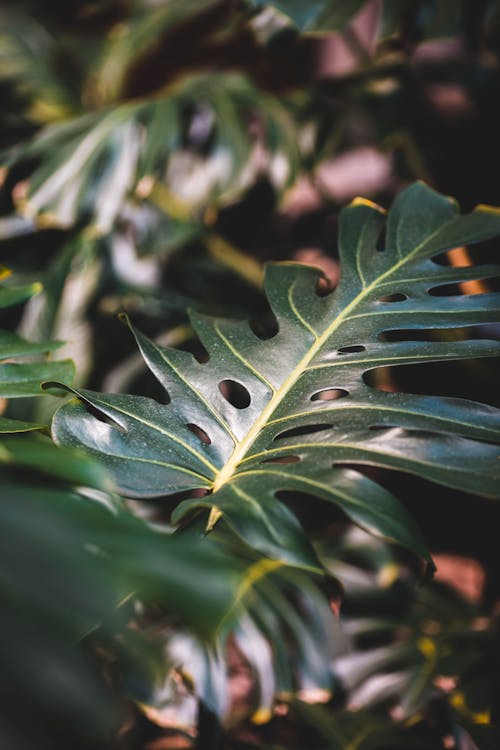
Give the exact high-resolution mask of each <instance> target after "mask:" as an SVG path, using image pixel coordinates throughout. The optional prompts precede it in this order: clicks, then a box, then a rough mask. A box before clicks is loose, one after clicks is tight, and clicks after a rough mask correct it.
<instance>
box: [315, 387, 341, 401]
mask: <svg viewBox="0 0 500 750" xmlns="http://www.w3.org/2000/svg"><path fill="white" fill-rule="evenodd" d="M348 395H349V391H346V390H345V389H344V388H324V389H323V390H322V391H316V393H313V395H312V396H311V401H335V400H336V399H338V398H345V396H348Z"/></svg>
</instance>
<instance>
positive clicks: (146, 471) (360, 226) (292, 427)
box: [53, 183, 500, 568]
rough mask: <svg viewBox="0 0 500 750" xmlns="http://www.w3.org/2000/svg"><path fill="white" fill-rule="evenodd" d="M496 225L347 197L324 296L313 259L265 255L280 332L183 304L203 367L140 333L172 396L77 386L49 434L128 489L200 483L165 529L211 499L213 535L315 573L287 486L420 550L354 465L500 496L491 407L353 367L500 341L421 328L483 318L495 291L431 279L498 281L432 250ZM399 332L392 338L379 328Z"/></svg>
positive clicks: (404, 521)
mask: <svg viewBox="0 0 500 750" xmlns="http://www.w3.org/2000/svg"><path fill="white" fill-rule="evenodd" d="M384 228H385V230H386V234H385V239H384V235H383V231H384ZM496 234H500V215H499V213H498V212H497V211H496V210H494V209H491V208H487V207H478V208H477V209H476V210H475V211H473V212H472V213H470V214H468V215H460V214H459V212H458V210H457V206H456V204H455V203H454V202H453V201H452V200H450V199H449V198H445V197H443V196H440V195H438V194H437V193H435V192H434V191H432V190H431V189H429V188H428V187H426V186H425V185H423V184H421V183H417V184H415V185H413V186H411V187H409V188H408V189H406V190H405V191H403V192H402V193H401V194H400V195H399V197H398V198H397V200H396V201H395V203H394V205H393V207H392V209H391V211H390V212H389V215H388V217H387V220H386V216H385V213H384V211H383V210H382V209H380V208H379V207H377V206H375V205H373V204H372V203H369V202H367V201H365V200H360V199H358V200H355V201H354V202H353V203H352V204H351V205H350V206H349V207H348V208H346V209H345V210H344V211H343V213H342V215H341V225H340V238H339V243H340V256H341V282H340V285H339V287H338V288H337V290H336V291H335V292H334V293H332V294H330V295H327V296H321V295H320V294H318V293H317V291H316V286H317V282H318V275H319V274H318V271H316V270H314V269H312V268H309V267H305V266H302V265H299V264H295V263H283V264H276V265H270V266H269V267H268V269H267V273H266V281H265V284H266V291H267V295H268V298H269V302H270V304H271V307H272V309H273V311H274V314H275V316H276V319H277V323H278V332H277V334H276V335H275V336H274V337H272V338H271V339H268V340H262V339H260V338H258V337H257V336H256V335H255V334H254V333H253V332H252V330H251V329H250V327H249V326H248V325H247V324H246V323H244V322H235V321H228V320H218V319H211V318H207V317H203V316H201V315H198V314H193V315H192V324H193V326H194V328H195V330H196V332H197V333H198V335H199V337H200V339H201V342H202V343H203V345H204V347H205V348H206V350H207V352H208V354H209V359H208V362H206V363H200V362H198V361H196V359H195V358H194V357H193V356H192V355H191V354H189V353H187V352H183V351H176V350H173V349H168V348H161V347H159V346H156V345H155V344H154V343H152V342H151V341H150V340H149V339H147V338H146V337H145V336H143V335H142V334H140V333H138V332H137V331H135V335H136V338H137V342H138V345H139V348H140V350H141V352H142V354H143V357H144V359H145V361H146V362H147V364H148V366H149V367H150V369H151V370H152V372H153V373H154V374H155V375H156V377H157V378H158V380H159V381H160V382H161V383H162V385H164V387H165V389H166V390H167V391H168V395H169V399H170V401H169V403H168V404H160V403H158V402H156V401H154V400H152V399H150V398H142V397H138V396H128V395H100V394H98V393H94V392H91V391H88V390H78V391H75V393H76V394H77V396H78V398H77V399H73V400H72V401H70V402H69V403H66V404H65V405H63V406H62V407H61V408H60V409H59V411H58V412H57V413H56V416H55V419H54V423H53V433H54V436H55V439H56V441H58V442H60V443H63V444H67V445H74V446H80V447H82V448H84V449H85V450H87V451H88V452H90V453H91V454H93V455H95V456H99V457H101V458H102V460H104V461H105V462H106V464H107V465H108V467H109V468H110V469H111V471H112V473H113V475H114V478H115V480H116V483H117V485H118V487H119V488H120V490H121V491H122V492H123V493H124V494H126V495H131V496H136V497H154V496H161V495H167V494H171V493H176V492H180V491H186V490H198V492H197V497H196V498H191V499H187V500H184V501H183V502H181V503H180V505H179V506H178V507H177V509H176V512H175V514H174V519H175V520H176V521H179V520H180V519H182V518H183V517H184V516H185V515H186V514H187V513H189V512H191V511H194V510H196V509H199V508H202V507H210V508H211V509H212V512H211V514H210V519H209V527H210V526H212V525H213V524H214V523H215V522H216V521H217V519H218V518H219V517H220V515H221V514H223V515H224V516H225V517H226V519H227V521H228V522H229V523H230V525H231V526H232V527H233V528H234V529H235V530H236V531H237V532H238V533H239V534H240V535H242V536H243V537H244V538H245V539H246V540H247V542H248V543H249V544H250V545H253V546H254V547H255V548H257V549H259V550H260V551H261V552H263V553H264V554H266V555H268V556H270V557H274V558H277V559H280V560H283V561H285V562H288V563H291V564H295V565H299V566H303V567H306V568H307V567H315V566H316V558H315V556H314V554H313V553H312V551H311V549H310V546H309V544H308V542H307V539H306V537H305V535H304V534H303V532H302V529H301V527H300V524H299V523H298V521H297V519H296V517H295V516H294V515H293V514H292V513H291V511H290V510H289V509H288V508H287V507H286V505H285V504H284V503H283V502H281V500H280V499H279V493H280V492H281V491H283V490H289V491H293V492H299V493H306V495H313V496H316V497H318V498H322V499H323V500H326V501H328V502H331V503H334V504H336V505H338V506H340V508H341V509H342V510H343V511H344V512H345V513H346V514H347V515H348V516H350V518H351V519H352V520H353V521H355V522H356V523H357V524H359V525H360V526H362V527H364V528H365V529H367V530H369V531H371V532H374V533H376V534H378V535H382V536H384V537H386V538H388V539H390V540H393V541H396V542H398V543H400V544H402V545H404V546H406V547H407V548H409V549H411V550H413V551H414V552H416V553H417V554H419V555H421V556H423V557H427V553H426V550H425V547H424V544H423V542H422V539H421V537H420V535H419V532H418V530H417V529H416V528H415V526H414V525H413V524H412V522H411V519H410V517H409V516H408V514H407V513H406V512H405V511H404V509H403V508H402V506H401V505H400V504H399V503H398V502H397V500H396V499H395V498H394V497H393V496H392V495H391V494H390V493H389V492H388V491H387V490H386V489H384V488H383V487H381V486H379V484H377V483H376V482H375V481H374V480H373V479H371V478H368V477H367V476H365V475H364V474H363V471H362V468H363V467H366V466H368V467H372V466H376V467H383V468H385V469H395V470H398V471H404V472H409V473H412V474H415V475H417V476H420V477H424V478H426V479H428V480H432V481H434V482H438V483H441V484H444V485H447V486H449V487H458V488H459V489H461V490H466V491H471V492H479V493H481V494H484V495H487V496H492V497H493V496H498V495H500V481H499V480H500V473H499V472H500V465H499V461H498V447H497V445H496V444H495V443H497V442H498V439H499V434H500V433H499V422H498V411H497V410H495V409H493V408H491V407H489V406H487V405H485V404H479V403H474V402H472V401H466V400H460V399H452V398H444V397H430V396H417V395H414V394H409V393H391V392H385V391H382V390H379V389H377V388H375V387H373V386H371V385H368V384H367V382H366V379H365V376H366V374H367V373H368V372H370V371H371V370H373V369H374V368H377V367H382V366H390V365H411V364H415V363H425V362H438V361H441V360H460V359H465V358H473V357H481V356H492V355H498V354H500V344H499V343H497V342H492V341H485V340H479V339H473V338H467V339H464V340H458V341H455V340H454V341H450V340H438V339H436V338H435V337H434V334H433V336H428V337H427V339H426V338H424V337H423V336H422V334H421V332H422V331H428V330H429V329H430V330H431V331H433V332H437V331H439V329H449V328H456V327H464V326H471V325H473V324H478V323H486V322H488V321H492V320H494V319H495V316H496V315H497V313H498V311H499V309H500V296H499V295H498V294H494V293H492V294H489V293H488V294H479V295H469V296H466V295H463V294H460V293H456V294H454V295H452V296H450V295H449V294H448V295H446V296H443V294H442V287H443V286H445V287H446V285H450V284H453V285H456V284H457V283H459V282H462V281H465V280H469V279H474V278H484V277H489V276H493V275H496V274H498V273H499V269H498V267H492V266H488V267H484V266H483V267H473V268H452V267H449V266H446V265H442V264H440V263H437V262H436V261H435V260H433V258H434V257H435V256H437V255H439V254H441V253H443V252H444V251H446V250H448V249H449V248H453V247H455V246H458V245H463V244H467V243H472V242H477V241H480V240H484V239H486V238H489V237H492V236H493V235H496ZM394 330H398V331H401V330H402V331H404V332H405V333H404V335H403V336H402V337H401V336H397V337H396V336H392V337H387V336H385V334H386V333H387V332H389V331H394ZM447 338H448V339H449V337H447ZM393 339H396V340H393ZM89 406H90V407H91V411H89V410H88V408H87V407H89ZM354 467H355V468H354ZM200 489H201V490H205V492H206V494H205V496H203V497H200V496H199V494H200V493H199V490H200ZM427 559H428V558H427Z"/></svg>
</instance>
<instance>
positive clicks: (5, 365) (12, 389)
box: [0, 269, 75, 434]
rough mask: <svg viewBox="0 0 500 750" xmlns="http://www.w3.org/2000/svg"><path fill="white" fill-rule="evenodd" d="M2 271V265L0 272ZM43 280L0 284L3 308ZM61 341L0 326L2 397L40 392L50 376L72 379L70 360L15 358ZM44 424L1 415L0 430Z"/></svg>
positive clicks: (34, 354) (28, 294) (64, 380)
mask: <svg viewBox="0 0 500 750" xmlns="http://www.w3.org/2000/svg"><path fill="white" fill-rule="evenodd" d="M2 275H6V272H4V273H3V274H2V270H1V269H0V276H2ZM41 288H42V287H41V284H39V283H34V284H28V285H24V286H12V287H6V286H0V309H2V308H6V307H11V306H12V305H16V304H19V303H21V302H25V301H26V300H27V299H29V298H30V297H32V296H33V295H35V294H38V293H39V292H40V290H41ZM61 345H62V344H61V342H59V341H45V342H39V341H26V340H25V339H23V338H21V337H20V336H18V335H17V334H16V333H13V332H11V331H4V330H0V398H20V397H26V396H41V395H43V391H42V390H41V388H40V383H41V382H42V380H46V379H47V378H50V379H54V380H56V379H57V380H58V381H60V382H62V383H71V381H72V380H73V375H74V369H75V368H74V365H73V362H71V361H70V360H67V359H66V360H59V361H53V362H51V361H42V362H40V361H37V362H33V361H30V362H13V361H11V360H13V359H19V358H22V357H29V358H30V359H31V358H33V357H37V355H41V354H49V353H51V352H53V351H54V350H56V349H58V348H59V347H60V346H61ZM41 427H43V425H39V424H36V423H30V422H25V421H18V420H14V419H9V418H6V417H0V434H2V433H14V432H26V431H29V430H37V429H40V428H41Z"/></svg>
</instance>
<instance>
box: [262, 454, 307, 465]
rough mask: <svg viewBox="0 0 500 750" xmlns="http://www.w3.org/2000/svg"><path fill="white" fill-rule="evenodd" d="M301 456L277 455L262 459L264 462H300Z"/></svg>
mask: <svg viewBox="0 0 500 750" xmlns="http://www.w3.org/2000/svg"><path fill="white" fill-rule="evenodd" d="M299 461H300V456H276V457H275V458H266V459H265V460H264V461H261V463H263V464H298V463H299Z"/></svg>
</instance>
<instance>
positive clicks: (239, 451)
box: [209, 220, 452, 526]
mask: <svg viewBox="0 0 500 750" xmlns="http://www.w3.org/2000/svg"><path fill="white" fill-rule="evenodd" d="M450 221H452V220H450ZM447 223H450V222H445V224H443V225H441V226H439V227H438V228H437V229H436V230H435V231H434V232H433V233H432V234H430V235H429V236H428V237H426V238H425V240H423V242H421V243H420V244H419V245H417V246H416V247H415V248H414V249H413V250H412V252H411V253H409V254H408V255H407V256H406V257H405V258H401V260H399V261H398V262H397V263H396V264H395V265H393V266H391V268H389V269H387V271H385V272H384V273H383V274H381V275H380V276H377V278H375V279H374V280H373V281H372V282H371V283H370V284H369V285H368V286H366V287H364V288H363V289H362V290H361V291H360V292H359V294H357V295H356V296H355V297H354V298H353V299H352V300H351V302H350V303H349V304H348V305H346V307H344V309H343V310H342V312H340V313H339V314H338V315H337V316H336V318H335V319H334V320H333V321H332V322H331V323H330V325H329V326H327V328H326V329H325V330H324V332H323V333H322V334H321V335H318V336H317V338H316V339H315V340H314V342H313V343H312V345H311V347H310V349H309V351H308V352H307V353H306V354H305V355H304V356H303V357H302V359H301V360H300V361H299V362H298V364H297V365H296V366H295V367H294V369H293V370H292V371H291V373H290V374H289V376H288V377H287V378H286V379H285V380H284V381H283V383H282V385H281V386H280V387H279V388H277V389H276V391H275V393H274V394H273V396H272V397H271V399H270V400H269V403H268V404H267V406H266V407H265V409H263V411H262V412H261V414H260V416H259V417H258V418H257V419H256V420H255V422H254V423H253V425H252V427H251V428H250V430H249V431H248V432H247V434H246V436H245V438H244V439H243V440H242V441H240V442H239V443H238V444H237V445H236V447H235V449H234V451H233V453H232V455H231V457H230V458H229V460H228V461H227V462H226V463H225V464H224V466H223V467H222V468H221V469H220V471H219V472H218V474H217V476H216V477H215V479H214V480H213V484H212V492H213V493H215V492H217V491H218V490H220V489H221V487H223V485H224V484H226V482H228V481H229V480H230V478H231V477H232V476H233V474H234V472H235V469H236V467H237V466H238V464H239V463H240V461H241V459H242V458H243V457H244V456H245V455H246V453H247V451H248V449H249V448H250V446H251V445H252V444H253V442H254V441H255V440H256V439H257V437H258V435H259V433H260V431H261V430H262V429H263V428H264V427H265V425H266V424H267V422H268V420H269V418H270V416H271V414H272V413H273V412H274V411H275V410H276V409H277V407H278V406H279V404H280V403H281V402H282V401H283V399H284V398H285V396H286V395H287V394H288V393H289V391H290V390H291V389H292V388H293V386H294V385H295V383H296V382H297V380H298V379H299V378H300V376H301V375H302V373H303V372H304V370H305V369H306V368H307V366H308V365H309V363H310V362H311V361H312V360H313V359H314V357H315V356H316V354H318V352H319V351H320V349H321V348H322V347H323V345H324V344H325V343H326V342H327V341H328V339H329V338H330V337H331V336H332V335H333V334H334V333H335V331H337V330H338V329H339V328H340V326H341V325H342V323H343V322H344V321H345V320H346V318H348V317H349V315H350V313H351V312H352V311H353V310H355V308H356V307H357V306H358V305H359V304H360V303H361V302H362V301H363V300H364V299H365V298H366V297H368V296H369V295H370V294H371V292H372V291H373V290H374V289H376V288H377V287H378V286H379V284H381V283H382V281H383V280H384V279H387V278H388V277H390V276H391V275H393V274H394V273H396V271H398V270H399V269H400V268H401V267H402V266H404V265H406V264H407V263H409V262H410V261H411V260H412V259H413V258H414V257H415V256H416V255H418V253H419V252H420V250H421V249H422V248H423V247H425V245H426V244H428V243H429V242H430V241H431V240H432V239H433V238H434V237H435V236H436V235H437V234H438V233H440V232H442V231H443V228H444V226H446V224H447ZM216 520H217V519H216V517H214V516H212V518H211V521H210V522H209V524H210V526H213V524H214V523H215V521H216Z"/></svg>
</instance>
